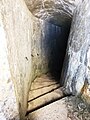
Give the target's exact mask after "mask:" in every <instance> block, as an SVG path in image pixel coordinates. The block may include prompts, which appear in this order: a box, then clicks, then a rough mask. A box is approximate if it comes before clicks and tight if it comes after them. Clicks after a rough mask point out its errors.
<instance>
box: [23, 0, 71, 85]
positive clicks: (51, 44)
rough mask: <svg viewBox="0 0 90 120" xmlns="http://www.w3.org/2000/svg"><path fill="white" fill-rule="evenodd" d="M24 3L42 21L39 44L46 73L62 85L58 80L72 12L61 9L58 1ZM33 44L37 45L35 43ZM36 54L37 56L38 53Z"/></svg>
mask: <svg viewBox="0 0 90 120" xmlns="http://www.w3.org/2000/svg"><path fill="white" fill-rule="evenodd" d="M25 2H26V5H27V7H28V9H29V10H30V12H31V13H32V14H33V15H34V16H35V17H36V18H38V19H39V20H40V19H41V20H43V21H44V27H43V30H42V31H43V33H44V38H43V39H42V38H41V43H39V44H41V48H40V49H41V51H42V52H41V54H42V55H43V56H45V60H46V62H47V63H46V64H47V66H48V70H47V72H48V73H49V74H50V75H51V77H53V78H54V79H55V80H56V81H59V82H61V83H63V82H62V81H61V80H60V76H61V72H62V66H63V61H64V57H65V53H66V48H67V41H68V36H69V32H70V27H71V21H72V10H71V9H70V8H68V7H66V8H65V7H63V5H62V4H61V3H60V1H59V0H57V2H55V1H54V0H49V1H47V0H44V1H43V0H26V1H25ZM68 4H70V3H68ZM33 44H34V43H33ZM35 44H38V43H37V42H36V43H35ZM32 46H33V45H32ZM36 46H37V45H36ZM32 52H33V49H32ZM37 54H38V55H37V56H39V53H37ZM36 59H37V58H36ZM34 64H36V63H34ZM41 64H42V63H41ZM46 64H45V65H46ZM45 65H44V66H45ZM36 66H37V65H36ZM39 67H40V66H39ZM43 69H44V68H43Z"/></svg>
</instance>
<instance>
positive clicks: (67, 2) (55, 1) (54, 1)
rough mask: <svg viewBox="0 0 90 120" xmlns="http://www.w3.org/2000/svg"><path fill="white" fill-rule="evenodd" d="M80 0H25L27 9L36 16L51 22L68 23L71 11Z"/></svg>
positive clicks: (71, 14)
mask: <svg viewBox="0 0 90 120" xmlns="http://www.w3.org/2000/svg"><path fill="white" fill-rule="evenodd" d="M80 1H82V0H25V2H26V4H27V6H28V8H29V10H30V11H31V12H32V14H33V15H34V16H36V17H38V18H41V19H44V20H47V21H50V22H51V23H53V24H57V25H59V26H60V25H62V24H63V25H65V24H70V21H71V19H72V16H73V11H74V9H75V8H76V6H77V4H78V3H79V2H80Z"/></svg>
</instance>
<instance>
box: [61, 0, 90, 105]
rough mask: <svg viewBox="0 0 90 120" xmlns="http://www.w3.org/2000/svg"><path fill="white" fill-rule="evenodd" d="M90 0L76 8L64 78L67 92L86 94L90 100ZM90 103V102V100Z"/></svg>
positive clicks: (63, 73)
mask: <svg viewBox="0 0 90 120" xmlns="http://www.w3.org/2000/svg"><path fill="white" fill-rule="evenodd" d="M89 25H90V1H89V0H85V1H83V2H82V3H81V4H79V5H78V7H77V9H76V10H75V13H74V17H73V21H72V26H71V32H70V36H69V40H68V47H67V52H66V58H65V62H64V67H63V72H62V78H63V80H64V87H65V92H67V93H72V94H74V95H75V94H80V93H81V94H84V96H85V97H86V98H85V99H87V100H88V102H89V101H90V89H89V88H90V26H89ZM89 103H90V102H89Z"/></svg>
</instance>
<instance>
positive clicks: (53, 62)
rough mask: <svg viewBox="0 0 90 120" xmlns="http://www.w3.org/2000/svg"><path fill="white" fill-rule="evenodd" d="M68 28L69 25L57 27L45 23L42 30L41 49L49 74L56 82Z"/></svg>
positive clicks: (60, 67) (58, 78) (61, 64)
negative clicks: (42, 48)
mask: <svg viewBox="0 0 90 120" xmlns="http://www.w3.org/2000/svg"><path fill="white" fill-rule="evenodd" d="M70 26H71V24H70V23H69V24H65V25H62V26H57V25H55V24H52V23H49V22H46V25H45V29H44V33H45V40H44V41H43V47H44V50H45V54H46V56H47V59H48V68H49V73H50V75H51V76H52V77H53V78H54V79H55V80H57V81H60V76H61V71H62V66H63V61H64V57H65V53H66V47H67V40H68V36H69V32H70ZM60 82H61V81H60Z"/></svg>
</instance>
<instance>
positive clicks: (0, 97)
mask: <svg viewBox="0 0 90 120" xmlns="http://www.w3.org/2000/svg"><path fill="white" fill-rule="evenodd" d="M11 119H13V120H14V119H15V120H19V113H18V109H17V104H16V97H15V91H14V86H13V83H12V80H11V75H10V69H9V65H8V60H7V45H6V39H5V32H4V28H3V25H2V20H1V16H0V120H11Z"/></svg>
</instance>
